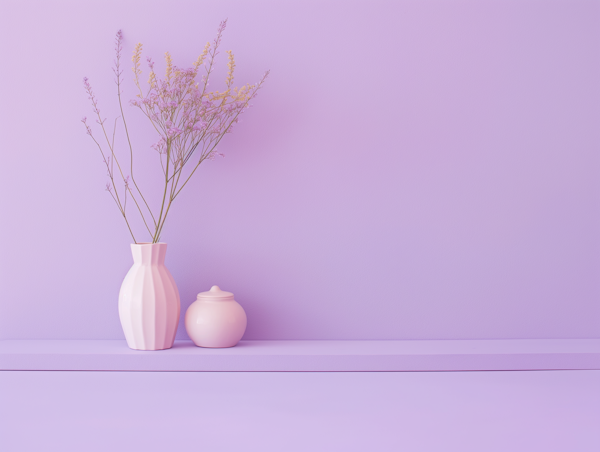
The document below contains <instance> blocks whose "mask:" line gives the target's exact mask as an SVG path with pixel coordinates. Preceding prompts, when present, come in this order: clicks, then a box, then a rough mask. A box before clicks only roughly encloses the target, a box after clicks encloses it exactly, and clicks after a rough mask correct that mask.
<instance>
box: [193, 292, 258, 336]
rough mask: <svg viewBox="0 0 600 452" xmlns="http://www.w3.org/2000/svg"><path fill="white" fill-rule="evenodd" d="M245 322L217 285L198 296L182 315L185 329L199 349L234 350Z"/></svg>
mask: <svg viewBox="0 0 600 452" xmlns="http://www.w3.org/2000/svg"><path fill="white" fill-rule="evenodd" d="M246 323H247V320H246V313H245V312H244V308H242V306H240V304H239V303H238V302H237V301H235V300H234V299H233V294H232V293H231V292H224V291H222V290H221V289H219V287H218V286H212V288H211V289H210V290H209V291H208V292H202V293H200V294H198V298H197V299H196V301H194V302H193V303H192V304H191V305H190V307H189V308H188V310H187V311H186V313H185V329H186V330H187V333H188V335H189V336H190V339H191V340H192V341H193V342H194V344H196V345H197V346H198V347H210V348H225V347H233V346H234V345H236V344H237V343H238V342H239V341H240V339H241V338H242V336H243V335H244V332H245V331H246Z"/></svg>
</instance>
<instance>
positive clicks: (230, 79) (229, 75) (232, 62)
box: [227, 50, 235, 88]
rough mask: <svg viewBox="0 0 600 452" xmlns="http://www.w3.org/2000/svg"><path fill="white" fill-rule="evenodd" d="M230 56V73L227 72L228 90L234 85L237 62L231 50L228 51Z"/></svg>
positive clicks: (228, 66)
mask: <svg viewBox="0 0 600 452" xmlns="http://www.w3.org/2000/svg"><path fill="white" fill-rule="evenodd" d="M227 54H228V55H229V63H227V68H228V69H229V71H228V72H227V88H230V87H231V85H232V84H233V71H234V70H235V60H234V58H233V52H232V51H231V50H228V51H227Z"/></svg>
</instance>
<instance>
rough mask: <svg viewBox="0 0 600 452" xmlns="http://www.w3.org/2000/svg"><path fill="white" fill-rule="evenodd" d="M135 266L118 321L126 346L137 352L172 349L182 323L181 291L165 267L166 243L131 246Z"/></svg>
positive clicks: (126, 283)
mask: <svg viewBox="0 0 600 452" xmlns="http://www.w3.org/2000/svg"><path fill="white" fill-rule="evenodd" d="M131 251H132V253H133V266H132V267H131V269H130V270H129V272H128V273H127V276H125V279H124V280H123V284H122V285H121V292H120V293H119V317H120V319H121V326H122V327H123V332H124V333H125V339H126V340H127V345H129V347H130V348H133V349H135V350H164V349H166V348H171V347H172V346H173V341H175V333H176V332H177V324H178V323H179V313H180V310H181V308H180V304H179V291H178V290H177V286H176V285H175V281H174V280H173V277H172V276H171V273H170V272H169V270H168V269H167V267H165V254H166V252H167V244H166V243H154V244H152V243H138V244H132V245H131Z"/></svg>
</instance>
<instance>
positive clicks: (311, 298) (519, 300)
mask: <svg viewBox="0 0 600 452" xmlns="http://www.w3.org/2000/svg"><path fill="white" fill-rule="evenodd" d="M167 5H169V6H167ZM224 18H229V24H228V29H227V30H226V32H225V37H224V41H223V50H225V49H232V50H233V51H234V52H235V54H236V60H237V68H238V73H237V80H238V81H239V82H240V83H245V82H253V81H256V80H257V79H258V78H260V76H261V75H262V72H263V71H264V70H266V69H271V77H270V79H269V80H268V83H267V84H266V87H265V89H264V90H263V91H262V93H261V95H260V96H259V97H258V98H257V99H256V101H255V102H254V107H253V109H251V110H250V111H249V112H248V113H247V114H246V115H245V117H244V118H243V122H241V123H240V124H239V126H238V127H237V129H236V131H235V132H234V133H233V134H232V135H229V136H228V137H227V138H226V139H225V140H224V143H223V145H222V146H220V148H219V150H220V151H221V152H223V153H225V154H226V157H225V158H224V159H220V160H217V161H215V162H209V163H207V164H205V165H204V166H203V167H202V168H201V171H200V174H198V177H197V178H196V179H195V180H194V181H193V183H192V184H191V185H190V186H189V187H187V188H186V192H184V195H183V196H182V197H181V198H180V199H179V200H178V202H177V204H176V206H175V210H174V211H173V212H172V216H171V217H170V221H169V222H168V224H167V229H166V232H165V234H164V235H163V241H165V242H167V243H168V244H169V251H168V253H167V254H168V255H167V264H168V266H169V268H170V269H171V272H172V273H173V275H174V277H175V280H176V281H177V283H178V285H179V288H180V292H181V296H182V308H183V309H185V308H187V306H188V305H189V304H190V303H191V302H192V301H193V299H194V298H195V294H196V293H198V292H200V291H204V290H207V289H208V288H209V287H210V286H211V285H212V284H219V285H220V286H221V287H222V288H223V289H224V290H229V291H232V292H234V293H235V295H236V298H237V300H238V301H239V302H240V303H241V304H242V305H243V306H244V307H245V308H246V311H247V313H248V318H249V327H248V331H247V334H246V336H245V338H246V339H403V338H415V339H423V338H440V339H444V338H449V339H452V338H548V337H555V338H568V337H581V338H586V337H599V332H600V303H599V300H600V280H599V278H598V275H600V177H599V175H600V153H599V145H600V133H599V130H600V128H599V125H600V64H599V62H600V27H598V23H599V20H600V5H599V4H598V3H597V2H595V1H573V0H565V1H554V2H549V1H522V0H519V1H503V2H500V1H479V0H478V1H445V0H439V1H427V2H417V1H410V2H408V1H403V2H400V1H388V2H381V1H379V2H372V1H371V2H366V1H364V2H348V1H339V2H334V1H329V2H321V1H318V2H316V1H315V2H308V1H305V0H302V1H296V2H283V1H271V2H268V1H239V2H227V1H212V2H207V1H204V2H197V1H169V2H167V1H154V2H147V1H143V2H142V1H126V2H122V1H118V2H116V1H104V0H103V1H96V2H79V1H70V2H69V1H62V2H58V1H54V2H42V1H39V2H26V1H19V2H16V1H6V0H5V1H3V2H2V6H0V46H1V54H2V58H3V65H2V67H3V70H2V75H0V77H1V80H2V83H1V84H0V136H1V137H2V146H1V148H0V152H1V153H2V164H1V166H0V168H1V169H0V171H1V177H0V212H1V215H2V217H1V218H2V220H1V223H0V232H1V233H2V237H3V239H4V240H3V241H4V243H3V247H2V252H1V253H0V270H1V273H0V339H10V338H14V339H18V338H49V339H68V338H82V339H86V338H89V339H100V338H107V339H108V338H122V337H123V336H122V332H121V329H120V325H119V320H118V315H117V301H116V299H117V294H118V290H119V286H120V283H121V280H122V278H123V276H124V274H125V273H126V271H127V269H128V268H129V266H130V265H131V256H130V251H129V243H130V238H129V237H128V233H127V230H126V228H125V227H124V224H123V223H122V220H121V219H120V218H119V215H118V212H117V210H116V208H115V206H114V205H113V204H112V200H111V199H110V197H109V195H108V194H106V193H105V192H104V191H103V188H104V184H105V182H106V175H105V171H104V170H103V168H102V162H101V160H100V158H99V155H98V153H97V150H95V149H94V147H93V144H92V142H91V141H90V140H89V139H88V137H87V136H86V135H85V133H84V129H83V126H82V125H81V123H80V122H79V119H80V117H81V116H83V115H87V116H91V114H90V110H91V109H90V106H89V104H88V101H87V99H86V96H85V94H84V91H83V88H82V83H81V79H82V77H83V76H88V77H89V78H90V81H91V83H92V85H93V86H94V89H95V90H96V93H97V96H98V98H99V100H100V103H101V108H102V109H103V112H104V114H105V115H106V116H107V117H108V118H109V121H112V120H113V119H114V117H115V116H116V108H115V104H114V102H115V96H114V85H113V82H112V80H113V77H112V73H111V69H110V66H111V62H112V59H113V50H112V49H113V41H112V40H113V36H114V33H115V31H116V30H117V29H119V28H122V29H123V32H124V35H125V43H124V44H125V52H126V58H125V59H126V63H127V68H126V72H125V74H126V77H127V79H128V84H127V85H126V87H125V89H126V94H129V95H133V93H134V92H133V89H132V84H131V81H130V74H131V72H130V71H129V69H128V67H129V55H130V52H131V51H132V49H133V47H134V45H135V44H136V43H137V42H138V41H141V42H143V43H144V44H145V52H144V54H145V55H152V56H153V57H154V59H155V60H159V61H160V60H161V55H162V54H163V53H164V52H165V51H167V50H170V51H171V52H172V54H173V56H174V60H175V63H176V64H180V65H189V64H191V62H192V61H194V59H195V58H196V57H197V55H198V53H199V52H200V51H201V49H202V47H203V45H204V43H205V42H206V41H207V40H211V39H212V38H213V37H214V33H215V30H216V27H217V25H218V23H219V21H220V20H222V19H224ZM225 64H226V61H225V55H224V53H223V54H222V55H221V59H220V66H221V68H223V67H224V66H225ZM221 73H222V71H221ZM144 80H145V77H144ZM213 83H214V85H213V86H214V87H215V88H216V89H219V88H221V85H220V84H219V83H217V79H216V78H215V81H214V82H213ZM128 114H129V118H130V121H131V124H132V128H133V129H134V133H136V137H137V138H136V142H135V145H136V146H137V147H139V149H138V157H139V160H138V161H139V162H140V168H141V167H144V166H145V167H146V169H148V170H152V171H154V172H155V173H154V174H156V165H157V164H158V163H157V160H156V153H155V152H154V151H152V150H150V149H148V147H147V146H148V145H149V144H150V143H152V142H153V139H154V136H153V135H152V133H151V131H150V129H149V128H148V126H147V124H146V123H145V121H144V120H143V118H140V117H139V115H137V114H136V112H135V111H134V109H133V108H130V107H128ZM122 138H123V137H122V136H119V134H117V140H120V139H122ZM121 143H122V141H121ZM142 182H143V184H145V186H146V187H147V188H148V190H150V192H154V193H156V191H157V189H158V186H157V184H155V185H154V186H151V185H149V184H150V181H149V180H144V181H142ZM178 337H180V338H185V337H186V334H185V330H184V329H183V326H182V325H181V326H180V331H179V335H178Z"/></svg>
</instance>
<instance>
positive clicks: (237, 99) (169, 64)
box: [82, 20, 269, 243]
mask: <svg viewBox="0 0 600 452" xmlns="http://www.w3.org/2000/svg"><path fill="white" fill-rule="evenodd" d="M226 25H227V21H226V20H225V21H222V22H221V23H220V24H219V28H218V29H217V36H216V38H215V39H214V41H213V42H212V43H210V42H209V43H207V44H206V45H205V47H204V50H203V52H202V53H201V54H200V56H199V57H198V59H197V60H196V61H195V62H194V64H193V65H192V67H190V68H181V67H178V66H176V65H174V64H173V61H172V57H171V55H170V53H169V52H167V53H166V54H165V62H166V70H165V77H164V78H162V79H161V78H159V77H158V76H157V74H156V72H155V69H154V62H153V60H152V59H151V58H150V57H148V58H147V59H146V61H147V65H148V69H149V76H148V86H147V88H143V87H142V83H141V82H140V77H141V75H142V69H141V59H142V44H141V43H139V44H137V45H136V47H135V49H134V52H133V57H132V61H133V68H132V70H133V73H134V82H135V85H136V87H137V89H138V94H137V95H136V97H135V98H134V99H133V100H131V101H130V104H131V105H132V106H134V107H137V108H139V109H140V110H141V112H142V113H143V114H144V115H145V116H146V117H147V118H148V119H149V120H150V122H151V124H152V126H153V127H154V129H155V130H156V132H157V135H158V137H157V141H156V142H155V143H154V144H153V145H152V148H153V149H154V150H155V151H157V152H158V154H159V160H160V164H161V167H162V170H163V176H164V180H163V183H164V190H163V196H162V202H161V205H160V212H159V214H158V215H156V216H155V215H154V213H153V211H152V210H151V209H150V207H149V205H148V203H147V202H146V199H145V198H144V196H143V194H142V192H141V190H140V189H139V187H138V185H137V183H136V181H135V177H134V175H133V147H132V145H131V139H130V136H129V132H128V129H127V123H126V120H125V114H124V111H123V105H122V102H121V94H122V92H121V84H122V80H121V75H122V70H121V64H120V62H121V53H122V49H123V46H122V41H123V34H122V32H121V31H120V30H119V31H118V32H117V36H116V39H115V52H116V59H115V67H114V68H113V71H114V73H115V76H116V84H117V94H118V99H119V107H120V109H121V119H122V121H123V125H124V128H125V132H126V137H127V142H128V145H129V150H130V175H127V176H125V175H124V173H123V171H122V169H121V165H120V164H119V163H118V159H117V157H116V155H115V154H114V132H113V141H112V142H111V141H110V140H109V137H108V134H107V133H106V131H105V128H104V121H105V120H102V119H101V117H100V111H99V108H98V102H97V99H96V97H95V96H94V94H93V91H92V88H91V86H90V84H89V82H88V80H87V78H85V79H84V88H85V90H86V92H87V93H88V97H89V99H90V100H91V102H92V107H93V111H94V113H95V114H96V115H97V116H98V120H97V122H98V123H99V124H100V126H101V127H102V130H103V132H104V135H105V138H106V141H107V145H108V147H109V150H110V157H108V160H107V158H106V157H105V154H104V151H103V148H102V146H100V144H99V143H98V142H97V141H96V139H95V138H94V136H93V135H92V131H91V128H90V127H89V126H88V124H87V122H86V120H85V118H84V119H83V120H82V121H83V123H84V125H85V127H86V132H87V133H88V135H90V136H91V137H92V139H93V140H94V141H95V142H96V144H97V145H98V147H99V148H100V151H101V152H102V155H103V158H104V161H105V162H111V163H107V167H108V170H109V177H110V182H109V184H107V190H108V191H109V193H110V194H111V195H112V196H113V198H114V199H115V202H116V203H117V206H118V207H119V209H120V211H121V214H122V215H123V217H124V218H125V221H126V222H127V225H128V227H129V222H128V220H127V215H126V211H125V208H126V201H127V195H128V194H129V196H130V198H131V199H133V201H134V202H135V205H136V207H137V210H138V212H139V213H140V215H141V217H142V219H143V222H144V224H145V226H146V229H147V231H148V232H149V233H150V235H151V237H152V243H156V242H158V241H159V240H160V236H161V233H162V230H163V227H164V225H165V221H166V218H167V215H168V213H169V211H170V209H171V206H172V204H173V201H174V200H175V199H176V198H177V196H178V195H179V194H180V193H181V190H182V189H183V187H185V186H186V185H187V183H188V182H189V180H190V179H191V177H192V176H193V175H194V173H195V172H196V170H197V169H198V167H199V166H200V164H201V163H202V162H204V161H205V160H213V159H214V158H215V157H216V156H218V155H222V154H219V153H217V150H216V148H217V145H218V144H219V142H220V141H221V140H222V139H223V137H224V136H225V134H227V133H230V132H231V130H232V127H233V124H235V123H237V122H238V119H239V116H240V115H241V114H242V113H243V112H244V111H245V110H247V109H248V108H249V106H250V101H251V100H252V99H254V98H255V97H256V95H257V93H258V91H259V89H260V88H261V87H262V85H263V83H264V81H265V80H266V78H267V76H268V74H269V72H268V71H267V72H266V73H265V74H264V76H263V78H262V79H261V80H260V81H259V82H258V83H256V84H254V85H251V84H247V85H244V86H242V87H240V88H236V87H233V80H234V70H235V59H234V56H233V53H232V52H231V51H228V52H227V54H228V64H227V67H228V73H227V79H226V82H225V91H223V92H219V91H210V92H209V91H208V85H209V79H210V76H211V74H212V72H213V70H214V63H215V58H216V56H217V55H218V54H219V51H218V49H219V45H220V43H221V39H222V34H223V31H224V30H225V27H226ZM200 72H202V74H200ZM198 79H200V80H198ZM115 127H116V123H115ZM111 157H112V160H111ZM115 162H116V164H117V169H118V172H119V176H120V178H121V179H122V181H123V186H124V195H123V200H121V198H120V197H119V196H118V191H117V187H116V185H115V177H114V172H113V171H112V165H113V164H114V163H115ZM187 168H189V171H187ZM184 171H185V174H184ZM138 198H139V199H140V201H139V202H138ZM129 229H130V232H131V227H129ZM131 235H132V237H133V240H134V242H135V237H134V236H133V233H131ZM136 243H137V242H136Z"/></svg>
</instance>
